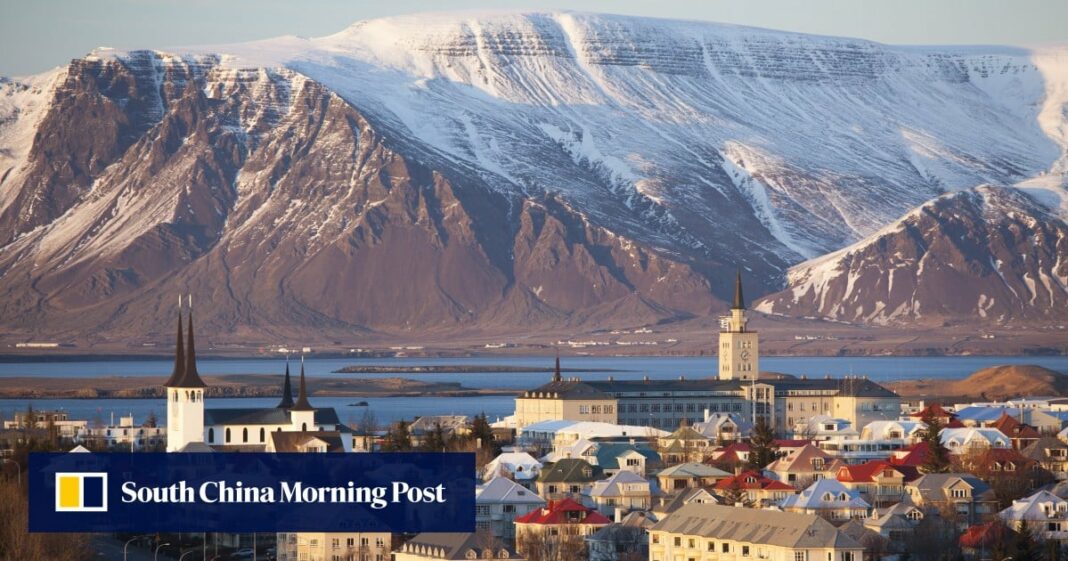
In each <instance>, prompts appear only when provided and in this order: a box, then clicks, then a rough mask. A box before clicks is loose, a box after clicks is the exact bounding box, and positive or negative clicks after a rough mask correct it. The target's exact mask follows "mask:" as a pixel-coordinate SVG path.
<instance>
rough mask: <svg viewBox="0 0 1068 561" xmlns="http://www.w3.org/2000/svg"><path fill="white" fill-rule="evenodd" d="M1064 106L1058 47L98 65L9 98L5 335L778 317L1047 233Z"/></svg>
mask: <svg viewBox="0 0 1068 561" xmlns="http://www.w3.org/2000/svg"><path fill="white" fill-rule="evenodd" d="M1066 107H1068V49H1063V48H1050V49H1042V50H1026V49H1011V48H1003V47H973V48H953V47H944V48H943V47H939V48H933V47H932V48H910V47H893V46H887V45H880V44H877V43H872V42H868V41H861V40H855V39H845V38H832V37H816V36H806V35H799V34H792V33H783V32H776V31H769V30H761V29H751V28H742V27H735V26H725V25H718V24H706V23H696V22H679V21H667V20H655V19H642V18H630V17H622V16H601V15H590V14H572V13H550V14H541V13H531V14H509V13H503V14H492V15H478V14H474V15H472V14H433V15H416V16H404V17H398V18H386V19H380V20H371V21H365V22H359V23H356V24H354V25H352V26H350V27H348V28H346V29H345V30H343V31H342V32H340V33H338V34H335V35H331V36H328V37H322V38H316V39H302V38H296V37H283V38H279V39H275V40H269V41H260V42H254V43H246V44H238V45H223V46H213V47H192V48H188V49H181V50H179V51H177V52H175V53H165V52H158V51H130V52H119V51H112V50H107V49H100V50H97V51H95V52H94V53H92V54H90V55H88V56H86V57H84V58H82V59H77V60H75V61H73V62H72V63H71V64H70V65H69V66H68V67H66V68H64V69H59V70H57V71H54V72H51V73H48V74H45V75H41V76H38V77H33V78H30V79H25V80H18V81H4V82H0V295H2V300H0V313H2V317H3V319H2V320H0V327H3V328H4V329H5V330H8V331H12V332H15V333H20V334H35V335H42V336H51V335H63V336H67V337H76V336H79V334H86V333H93V334H104V335H107V336H109V337H110V336H115V337H121V336H123V335H124V334H128V333H137V334H146V333H147V334H159V336H160V337H162V336H163V334H165V333H166V332H167V331H165V329H166V328H165V324H164V323H163V321H164V320H163V319H162V318H163V316H165V314H161V313H159V312H160V310H161V308H162V307H163V306H169V305H170V302H171V300H172V298H173V293H174V292H178V291H182V292H192V293H193V294H194V300H195V301H196V302H206V303H210V306H209V305H204V306H203V307H202V308H200V309H201V310H202V311H201V312H200V315H201V316H202V317H203V319H204V321H208V322H210V323H211V324H212V325H213V329H216V330H217V331H219V332H228V333H231V334H233V336H235V337H238V338H242V337H244V338H256V337H259V336H261V335H262V334H271V333H283V332H284V333H293V332H300V331H301V330H303V329H306V328H308V327H312V328H316V329H323V330H330V331H331V332H332V333H339V334H342V335H344V334H353V333H361V332H364V331H365V330H379V331H385V332H391V333H394V332H402V333H419V332H421V331H426V330H443V331H448V330H454V329H457V328H460V329H472V330H478V329H484V328H493V329H495V330H500V329H524V330H525V329H550V328H554V327H559V326H574V327H578V328H589V327H594V326H596V327H610V326H617V325H618V326H625V325H638V324H648V323H655V322H659V321H671V320H677V319H680V318H688V317H692V316H703V315H707V314H710V313H713V312H715V311H716V310H719V309H721V307H722V303H721V302H720V300H719V298H722V297H726V296H728V294H727V291H728V290H729V284H730V283H729V282H727V281H729V278H730V277H729V274H730V272H731V271H733V270H734V269H735V267H737V266H741V267H744V268H745V269H746V270H747V282H748V286H747V290H748V291H749V293H750V294H767V293H769V292H773V291H777V290H779V289H781V288H782V285H783V281H784V278H785V276H786V272H787V270H788V269H790V267H791V266H792V265H796V264H798V263H799V262H802V261H803V260H805V259H809V258H816V257H817V256H819V255H824V254H826V253H828V252H833V251H836V250H839V249H840V248H842V247H843V246H847V245H849V244H851V243H855V242H857V241H858V240H863V239H865V237H866V236H870V235H872V234H873V233H874V232H877V231H878V230H879V229H880V228H882V227H884V226H885V225H887V224H891V223H893V222H894V220H896V219H897V217H899V216H901V215H902V214H903V213H905V212H908V211H909V210H910V209H913V208H916V207H917V206H919V205H923V204H924V203H925V202H926V201H929V200H931V199H933V198H936V197H939V196H942V195H943V194H944V193H947V192H950V193H952V192H957V191H961V190H966V189H970V188H972V187H973V186H974V185H976V184H980V183H992V184H998V185H1018V186H1019V187H1020V188H1021V189H1023V190H1024V192H1027V193H1031V194H1032V195H1033V196H1034V197H1035V198H1036V199H1037V200H1040V203H1041V204H1038V203H1035V204H1029V205H1028V206H1027V207H1026V209H1024V208H1023V207H1020V208H1018V209H1017V211H1018V212H1019V213H1021V214H1025V215H1028V216H1032V217H1035V219H1036V220H1038V221H1039V222H1042V223H1043V224H1044V225H1046V226H1044V227H1045V228H1046V230H1043V235H1046V236H1051V235H1054V233H1055V232H1057V231H1059V230H1058V229H1057V228H1059V226H1056V224H1058V223H1055V222H1054V220H1058V219H1060V218H1063V217H1064V216H1068V196H1065V189H1064V185H1065V181H1064V174H1065V173H1066V172H1068V157H1066V156H1065V154H1066V147H1068V124H1066V123H1068V117H1066V115H1068V112H1066V111H1065V108H1066ZM991 139H996V141H991ZM1005 189H1010V191H1005V195H1004V197H1006V198H1007V199H1013V200H1015V199H1014V197H1016V195H1015V194H1014V191H1011V189H1012V188H1008V187H1007V188H1005ZM984 196H985V195H984ZM989 196H994V197H1001V195H999V194H993V195H989ZM954 200H955V199H954ZM1021 200H1022V199H1021ZM1028 200H1030V199H1028ZM1013 204H1015V203H1013ZM1020 204H1023V203H1020ZM1014 208H1016V207H1014ZM1058 217H1060V218H1058ZM984 220H985V219H984ZM984 220H978V219H976V220H972V221H971V222H970V223H969V224H968V225H967V226H968V227H975V228H982V227H983V226H982V224H981V223H983V222H984ZM1013 227H1015V228H1024V227H1027V228H1030V226H1028V225H1027V224H1025V223H1023V222H1021V223H1020V224H1017V225H1015V226H1013ZM1051 228H1052V229H1051ZM930 232H931V234H930V238H931V239H926V240H925V243H928V244H936V243H938V242H937V240H935V239H934V238H935V237H938V239H939V240H941V241H942V243H949V244H950V245H952V242H951V241H949V240H952V239H953V238H952V236H954V235H957V236H958V237H959V235H958V233H956V232H951V231H949V230H944V229H943V230H940V229H938V228H933V229H930ZM974 234H975V235H976V236H979V237H980V238H982V239H983V243H986V241H987V238H991V236H992V234H989V233H984V232H975V233H974ZM991 239H993V238H991ZM991 243H992V244H993V245H994V246H997V243H995V242H991ZM1004 245H1005V246H1006V247H1009V246H1012V244H1011V243H1009V242H1005V243H1004ZM981 247H983V246H982V245H981V244H979V245H976V248H972V250H969V251H966V252H962V255H964V254H967V256H968V257H967V259H973V258H974V259H978V257H974V256H973V255H972V253H975V252H978V251H980V249H977V248H981ZM1044 251H1047V252H1048V253H1049V255H1047V256H1046V257H1044V259H1045V261H1043V264H1041V265H1038V266H1037V268H1034V269H1032V268H1030V267H1031V264H1030V262H1027V261H1024V260H1013V259H1008V258H1007V257H1006V258H1003V259H1002V262H1003V269H1001V273H1002V274H1003V275H1004V276H1005V277H1006V279H1012V278H1024V276H1023V275H1024V274H1030V275H1031V276H1030V277H1027V278H1031V279H1034V282H1036V283H1038V284H1039V285H1041V286H1042V287H1046V285H1045V284H1043V283H1044V281H1043V280H1042V277H1041V275H1040V272H1042V274H1045V275H1047V276H1048V277H1049V279H1051V280H1050V282H1053V280H1055V279H1059V278H1061V277H1059V276H1057V275H1059V274H1060V275H1063V272H1060V273H1057V272H1056V271H1061V267H1063V265H1058V263H1063V261H1064V260H1063V259H1060V258H1061V256H1063V255H1064V251H1065V250H1064V247H1063V245H1058V244H1057V243H1053V244H1052V245H1050V246H1048V247H1045V249H1044ZM962 259H964V257H962ZM802 266H803V265H802ZM802 266H799V267H802ZM796 270H799V269H794V270H793V271H796ZM790 275H791V277H790V278H791V282H792V279H794V278H795V275H794V273H793V272H791V273H790ZM931 278H932V280H931V281H930V282H932V283H934V282H936V281H937V282H943V281H944V282H964V279H963V277H953V278H950V277H948V276H947V277H937V278H936V277H934V276H932V277H931ZM984 278H985V277H984ZM967 282H971V280H967ZM1013 282H1014V281H1012V280H1007V281H1006V285H1008V286H1012V288H1013V290H1014V291H1015V292H1013V291H1010V290H1007V289H1006V290H1003V291H1002V292H1003V293H997V294H995V293H994V292H985V291H984V292H982V293H983V294H986V295H987V296H988V297H989V298H993V299H995V301H996V304H995V305H993V307H991V305H987V304H985V303H984V305H983V306H982V307H983V308H984V311H985V313H987V314H988V317H991V318H1000V317H1002V316H1004V318H1005V319H1006V320H1012V319H1014V318H1035V317H1043V318H1048V317H1052V316H1053V315H1056V314H1051V313H1050V312H1049V311H1047V308H1049V306H1050V305H1051V304H1056V303H1058V302H1059V301H1060V300H1059V298H1061V296H1060V295H1051V296H1049V298H1047V296H1045V295H1043V294H1044V293H1042V294H1038V293H1041V290H1040V289H1036V290H1038V293H1036V294H1037V295H1035V297H1033V298H1032V297H1031V293H1029V292H1026V291H1023V290H1021V289H1020V287H1019V286H1015V285H1014V284H1013ZM1022 282H1024V283H1025V284H1026V281H1022ZM895 284H898V288H896V289H895V290H901V288H900V286H902V285H900V284H899V283H896V282H895ZM1017 284H1018V283H1017ZM857 286H858V291H857V292H855V293H853V292H850V295H849V298H852V299H853V300H854V303H852V304H849V305H847V306H845V308H842V309H841V310H836V311H834V313H833V314H831V313H830V310H826V309H822V308H820V306H815V305H810V304H805V303H803V302H801V301H800V300H798V301H797V302H794V301H793V300H791V301H790V303H789V305H786V304H784V303H783V302H779V303H778V304H775V305H774V306H772V308H769V309H770V310H771V311H773V312H775V313H792V314H793V313H796V314H800V315H825V314H830V315H831V316H833V317H838V318H839V319H847V320H848V321H869V320H870V321H887V320H888V319H891V318H890V317H889V315H887V314H890V313H891V311H894V310H897V309H898V308H897V307H896V306H895V307H891V306H889V304H888V303H885V302H884V304H883V307H884V308H885V309H888V310H890V311H887V312H885V313H882V314H881V313H875V314H874V315H873V314H872V313H871V312H872V310H873V308H872V306H874V305H876V304H875V302H876V300H879V299H880V298H881V296H880V295H879V294H880V293H879V290H880V289H879V288H878V286H879V285H878V283H877V282H874V281H873V282H870V283H861V284H860V285H857ZM977 286H978V285H977ZM1050 287H1051V288H1049V291H1050V292H1051V293H1052V292H1055V289H1056V285H1055V284H1051V285H1050ZM869 289H870V292H869ZM944 290H946V289H945V288H944V287H943V288H940V289H938V290H935V289H931V290H930V291H920V292H917V293H916V294H914V295H913V296H911V297H910V298H911V300H909V301H910V302H915V301H919V302H920V303H919V308H916V304H915V303H910V304H909V307H908V309H909V310H913V309H918V310H919V313H920V315H921V316H922V317H924V318H931V317H934V316H936V315H937V316H947V317H948V316H954V315H959V316H962V317H970V316H972V315H974V314H976V313H978V312H977V311H976V310H975V309H973V308H974V306H971V305H970V304H969V305H967V306H966V305H964V304H963V303H953V304H951V305H950V304H943V303H940V302H938V301H937V299H938V298H941V296H942V292H940V291H944ZM979 290H980V289H979V288H977V289H976V291H979ZM983 290H985V289H983ZM847 292H848V291H847ZM168 294H169V295H168ZM969 294H970V293H969ZM971 296H976V297H978V292H977V293H976V294H970V295H969V297H971ZM821 297H822V296H820V297H813V298H816V300H817V301H818V299H819V298H821ZM929 299H931V300H932V301H928V300H929ZM1047 300H1048V302H1047ZM784 306H785V307H784ZM898 306H900V304H898ZM999 306H1005V310H1013V309H1015V308H1023V311H1022V312H1020V313H1016V312H1011V313H1010V312H1008V311H1005V312H1003V311H1001V310H1000V308H998V307H999ZM847 308H848V309H847ZM784 310H785V311H784ZM910 313H911V312H910ZM894 317H895V318H897V317H900V318H906V317H907V318H912V317H913V316H912V315H908V314H906V315H904V316H902V315H895V316H894ZM72 318H76V319H77V320H79V321H73V322H72V321H70V320H71V319H72ZM153 336H155V335H153Z"/></svg>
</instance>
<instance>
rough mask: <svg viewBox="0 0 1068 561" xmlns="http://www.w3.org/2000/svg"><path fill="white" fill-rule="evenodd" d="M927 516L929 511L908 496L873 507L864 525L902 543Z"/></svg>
mask: <svg viewBox="0 0 1068 561" xmlns="http://www.w3.org/2000/svg"><path fill="white" fill-rule="evenodd" d="M926 516H927V513H925V512H924V511H923V510H922V509H920V508H919V507H917V506H916V505H915V504H913V502H912V500H911V499H910V498H909V497H908V496H906V497H905V498H904V499H902V500H901V502H899V503H896V504H893V505H891V506H888V507H885V508H875V509H872V512H871V516H870V517H868V519H867V520H865V521H864V526H865V527H866V528H868V529H870V530H872V531H874V532H878V533H879V535H880V536H882V537H884V538H887V539H890V540H891V541H893V542H898V543H900V542H901V540H902V539H904V538H905V536H907V535H909V534H911V533H912V532H913V530H915V529H916V526H918V525H919V524H920V522H923V520H924V518H926Z"/></svg>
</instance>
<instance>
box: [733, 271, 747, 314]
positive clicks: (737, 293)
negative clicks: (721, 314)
mask: <svg viewBox="0 0 1068 561" xmlns="http://www.w3.org/2000/svg"><path fill="white" fill-rule="evenodd" d="M731 309H732V310H744V309H745V298H744V297H743V296H742V270H741V269H738V276H737V277H735V279H734V304H733V305H732V306H731Z"/></svg>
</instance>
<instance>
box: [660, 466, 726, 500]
mask: <svg viewBox="0 0 1068 561" xmlns="http://www.w3.org/2000/svg"><path fill="white" fill-rule="evenodd" d="M728 477H731V474H730V473H728V472H726V471H723V470H721V469H719V468H717V467H714V466H710V465H707V464H699V463H697V462H688V463H685V464H678V465H675V466H671V467H669V468H665V469H662V470H660V472H659V473H657V474H656V479H657V481H658V482H659V483H660V488H661V489H663V490H664V492H667V493H671V492H674V491H679V490H681V489H687V488H690V487H711V486H713V485H715V484H716V483H718V482H719V481H720V480H721V479H726V478H728Z"/></svg>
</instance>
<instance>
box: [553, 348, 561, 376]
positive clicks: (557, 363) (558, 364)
mask: <svg viewBox="0 0 1068 561" xmlns="http://www.w3.org/2000/svg"><path fill="white" fill-rule="evenodd" d="M561 380H563V377H562V376H561V375H560V351H557V352H556V368H554V369H553V381H554V382H559V381H561Z"/></svg>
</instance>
